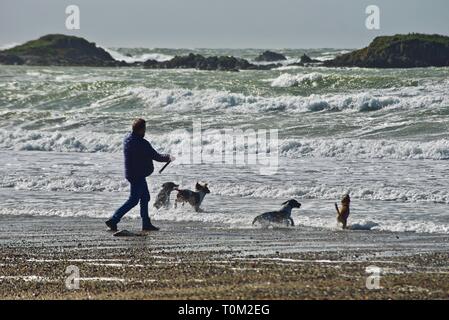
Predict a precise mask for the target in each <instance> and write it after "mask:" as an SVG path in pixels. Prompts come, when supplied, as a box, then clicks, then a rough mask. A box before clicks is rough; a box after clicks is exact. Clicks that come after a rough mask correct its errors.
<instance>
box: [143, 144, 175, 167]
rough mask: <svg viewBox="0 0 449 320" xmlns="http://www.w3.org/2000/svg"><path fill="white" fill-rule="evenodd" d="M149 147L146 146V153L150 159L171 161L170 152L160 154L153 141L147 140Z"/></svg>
mask: <svg viewBox="0 0 449 320" xmlns="http://www.w3.org/2000/svg"><path fill="white" fill-rule="evenodd" d="M146 144H147V147H146V154H147V155H148V157H150V159H152V160H154V161H157V162H169V161H170V155H169V154H160V153H159V152H157V151H156V150H154V148H153V146H152V145H151V143H149V142H148V141H147V143H146Z"/></svg>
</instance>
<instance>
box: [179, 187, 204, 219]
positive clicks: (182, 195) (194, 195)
mask: <svg viewBox="0 0 449 320" xmlns="http://www.w3.org/2000/svg"><path fill="white" fill-rule="evenodd" d="M195 190H196V192H195V191H192V190H187V189H184V190H177V191H178V195H177V196H176V200H175V208H176V207H177V206H178V202H180V203H182V205H184V203H185V202H187V203H189V204H190V205H191V206H192V207H193V208H194V209H195V211H196V212H200V211H201V209H200V205H201V203H202V202H203V200H204V197H205V196H206V194H208V193H210V190H209V188H208V187H207V183H205V184H204V185H201V184H199V183H198V182H197V183H196V185H195Z"/></svg>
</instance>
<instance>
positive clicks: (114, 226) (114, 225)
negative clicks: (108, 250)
mask: <svg viewBox="0 0 449 320" xmlns="http://www.w3.org/2000/svg"><path fill="white" fill-rule="evenodd" d="M105 224H106V225H107V226H108V227H109V229H111V231H117V223H115V222H114V221H112V220H108V221H106V222H105Z"/></svg>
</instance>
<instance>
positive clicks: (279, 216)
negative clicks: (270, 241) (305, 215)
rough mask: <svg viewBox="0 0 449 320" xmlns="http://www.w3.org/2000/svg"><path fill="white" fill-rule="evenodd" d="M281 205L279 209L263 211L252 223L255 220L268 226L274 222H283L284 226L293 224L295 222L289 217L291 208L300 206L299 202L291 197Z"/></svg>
mask: <svg viewBox="0 0 449 320" xmlns="http://www.w3.org/2000/svg"><path fill="white" fill-rule="evenodd" d="M282 205H283V207H282V208H281V210H279V211H271V212H265V213H263V214H261V215H260V216H257V217H256V218H255V219H254V221H253V224H255V223H256V222H258V223H260V224H261V225H264V226H269V225H271V224H273V223H276V224H285V225H286V226H289V225H291V226H294V225H295V223H294V222H293V219H292V217H291V214H292V209H293V208H300V207H301V204H300V203H299V202H298V201H296V200H295V199H291V200H288V201H285V202H284V203H283V204H282Z"/></svg>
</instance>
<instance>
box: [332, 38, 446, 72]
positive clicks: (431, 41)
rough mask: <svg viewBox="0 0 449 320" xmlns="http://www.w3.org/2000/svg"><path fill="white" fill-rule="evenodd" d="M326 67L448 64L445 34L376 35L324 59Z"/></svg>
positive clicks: (410, 66) (406, 66)
mask: <svg viewBox="0 0 449 320" xmlns="http://www.w3.org/2000/svg"><path fill="white" fill-rule="evenodd" d="M324 65H325V66H328V67H362V68H416V67H432V66H433V67H445V66H449V37H446V36H441V35H426V34H407V35H395V36H384V37H377V38H375V39H374V40H373V42H371V44H370V45H369V46H368V47H366V48H363V49H360V50H356V51H353V52H350V53H347V54H343V55H340V56H338V57H336V58H335V59H333V60H330V61H326V62H325V63H324Z"/></svg>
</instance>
